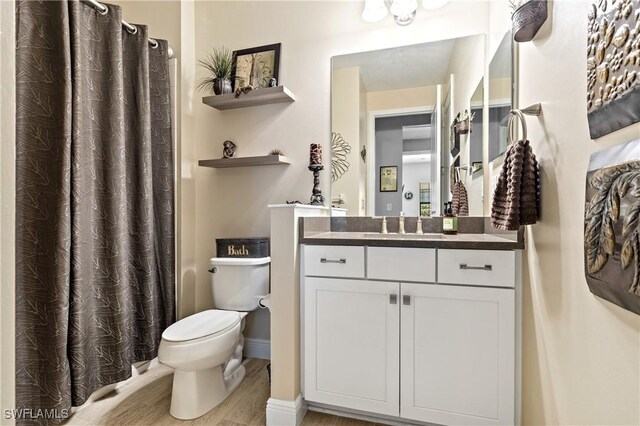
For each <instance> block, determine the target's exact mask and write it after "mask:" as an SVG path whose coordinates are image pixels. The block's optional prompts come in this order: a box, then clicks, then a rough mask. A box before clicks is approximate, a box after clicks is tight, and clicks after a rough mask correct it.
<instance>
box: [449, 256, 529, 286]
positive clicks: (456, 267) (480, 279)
mask: <svg viewBox="0 0 640 426" xmlns="http://www.w3.org/2000/svg"><path fill="white" fill-rule="evenodd" d="M515 274H516V273H515V253H514V252H513V251H499V250H439V251H438V283H442V284H468V285H482V286H491V287H514V286H515V279H516V276H515Z"/></svg>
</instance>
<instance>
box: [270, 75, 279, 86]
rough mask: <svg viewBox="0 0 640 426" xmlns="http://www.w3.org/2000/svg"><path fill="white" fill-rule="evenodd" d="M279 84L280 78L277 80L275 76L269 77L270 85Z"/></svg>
mask: <svg viewBox="0 0 640 426" xmlns="http://www.w3.org/2000/svg"><path fill="white" fill-rule="evenodd" d="M277 85H278V80H276V79H275V78H273V77H271V78H270V79H269V87H276V86H277Z"/></svg>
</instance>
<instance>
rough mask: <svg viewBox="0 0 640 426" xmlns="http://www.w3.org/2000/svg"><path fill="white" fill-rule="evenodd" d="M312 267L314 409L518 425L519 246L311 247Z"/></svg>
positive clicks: (307, 301) (309, 391)
mask: <svg viewBox="0 0 640 426" xmlns="http://www.w3.org/2000/svg"><path fill="white" fill-rule="evenodd" d="M322 259H324V260H322ZM336 265H337V266H336ZM505 265H506V266H505ZM302 266H303V269H302V274H303V280H302V289H301V292H302V315H301V317H302V345H303V350H302V354H303V360H302V363H303V370H302V375H303V396H304V398H305V400H306V401H307V402H308V403H310V404H312V405H313V404H318V405H320V406H322V407H324V408H327V407H328V408H333V409H336V410H345V409H346V410H347V411H352V412H353V411H355V412H358V413H360V414H362V413H363V412H364V413H371V414H373V415H384V416H390V417H392V418H396V420H403V419H404V420H407V421H412V422H415V421H418V422H428V423H437V424H453V425H471V424H473V425H505V424H514V413H515V398H516V393H515V389H516V384H515V378H516V375H515V369H516V366H515V356H516V341H515V324H516V315H515V291H514V287H515V281H516V276H515V258H514V253H513V252H512V251H490V250H445V249H437V250H436V249H427V248H395V247H384V248H383V247H358V246H351V247H339V246H306V247H304V255H303V265H302ZM336 267H337V268H338V271H339V270H340V269H339V268H343V270H344V271H345V272H346V273H347V276H346V277H340V276H338V274H339V272H338V271H336ZM443 268H453V269H455V270H454V271H443ZM325 271H326V273H325ZM354 271H358V272H357V273H354ZM354 275H355V276H354ZM441 276H442V277H444V278H445V279H446V281H447V283H446V284H441V283H440V277H441ZM505 277H507V278H505ZM508 277H510V278H508ZM492 279H495V280H496V281H495V285H493V286H492V285H491V280H492ZM509 280H510V281H509ZM459 283H463V284H464V285H459ZM509 283H510V284H509ZM452 284H453V285H452Z"/></svg>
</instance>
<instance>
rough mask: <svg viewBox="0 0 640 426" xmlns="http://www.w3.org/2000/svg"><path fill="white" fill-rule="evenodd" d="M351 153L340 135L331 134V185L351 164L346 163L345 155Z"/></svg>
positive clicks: (349, 146)
mask: <svg viewBox="0 0 640 426" xmlns="http://www.w3.org/2000/svg"><path fill="white" fill-rule="evenodd" d="M350 152H351V145H349V144H348V143H347V141H345V140H344V139H343V137H342V135H341V134H340V133H336V132H331V183H333V182H335V181H337V180H338V179H340V178H341V177H342V176H343V175H344V174H345V173H347V170H349V167H350V166H351V164H350V163H349V161H347V155H348V154H349V153H350Z"/></svg>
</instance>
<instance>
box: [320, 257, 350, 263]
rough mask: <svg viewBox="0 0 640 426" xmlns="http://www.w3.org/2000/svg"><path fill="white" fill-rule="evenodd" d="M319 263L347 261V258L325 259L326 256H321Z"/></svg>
mask: <svg viewBox="0 0 640 426" xmlns="http://www.w3.org/2000/svg"><path fill="white" fill-rule="evenodd" d="M320 263H347V259H338V260H333V259H327V258H326V257H323V258H321V259H320Z"/></svg>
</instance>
